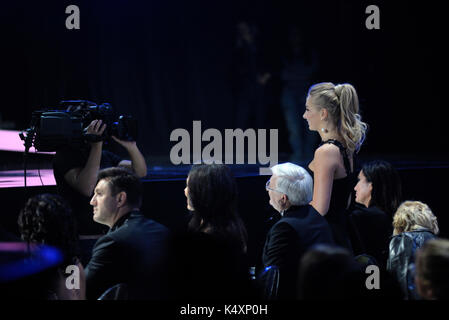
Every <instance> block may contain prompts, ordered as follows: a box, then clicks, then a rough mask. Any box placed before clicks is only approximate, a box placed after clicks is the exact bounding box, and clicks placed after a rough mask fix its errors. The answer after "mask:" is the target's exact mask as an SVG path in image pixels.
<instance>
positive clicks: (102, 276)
mask: <svg viewBox="0 0 449 320" xmlns="http://www.w3.org/2000/svg"><path fill="white" fill-rule="evenodd" d="M141 202H142V185H141V182H140V180H139V178H138V177H137V176H136V175H134V174H132V173H131V172H130V171H128V170H127V169H124V168H118V167H115V168H109V169H105V170H102V171H100V173H99V175H98V182H97V185H96V187H95V190H94V196H93V197H92V200H91V201H90V204H91V205H92V206H93V219H94V220H95V221H96V222H98V223H101V224H104V225H107V226H108V227H109V228H110V229H109V231H108V233H107V234H106V235H104V236H103V237H101V238H100V239H98V241H97V243H96V244H95V246H94V248H93V253H92V258H91V260H90V261H89V263H88V265H87V267H86V295H87V298H88V299H97V298H98V297H99V296H100V295H101V294H102V293H103V292H105V291H106V290H107V289H108V288H110V287H112V286H114V285H116V284H119V283H124V284H125V285H126V288H127V292H128V294H127V297H128V298H129V299H161V298H165V297H166V296H165V295H166V293H167V292H166V291H165V290H164V288H166V287H167V283H166V282H165V277H164V270H165V269H166V265H165V263H166V253H167V245H168V238H169V232H168V229H167V228H165V227H164V226H162V225H161V224H159V223H157V222H155V221H153V220H151V219H148V218H146V217H144V216H143V214H142V213H141V212H140V211H139V208H140V205H141Z"/></svg>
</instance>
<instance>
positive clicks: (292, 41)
mask: <svg viewBox="0 0 449 320" xmlns="http://www.w3.org/2000/svg"><path fill="white" fill-rule="evenodd" d="M316 70H317V61H316V56H315V54H314V52H312V50H310V48H309V46H308V45H307V46H306V44H305V43H304V38H303V34H302V32H301V30H300V29H299V27H297V26H292V27H290V29H289V32H288V40H287V47H286V50H285V53H284V55H283V57H282V71H281V80H282V93H281V106H282V111H283V113H284V118H285V123H286V124H287V129H288V138H289V143H290V148H291V150H292V155H291V157H290V161H291V162H294V163H298V162H300V161H302V160H305V159H310V158H311V157H312V155H313V150H314V149H315V147H316V145H317V144H318V136H317V135H312V134H309V133H308V132H307V131H308V130H307V127H306V125H305V123H304V122H302V121H301V119H299V116H300V115H301V114H303V113H304V105H305V103H306V97H307V94H306V92H307V89H308V88H309V87H310V85H311V80H312V77H313V74H314V73H315V72H316Z"/></svg>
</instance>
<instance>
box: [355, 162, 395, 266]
mask: <svg viewBox="0 0 449 320" xmlns="http://www.w3.org/2000/svg"><path fill="white" fill-rule="evenodd" d="M358 180H359V181H358V182H357V185H356V186H355V188H354V190H355V191H356V198H355V202H356V205H355V207H354V209H353V210H352V211H351V213H350V215H349V221H350V223H351V225H350V228H349V230H351V242H352V245H353V249H354V255H360V254H368V255H370V256H372V257H374V258H375V259H376V262H377V264H378V265H379V267H381V268H383V269H385V267H386V263H387V259H388V244H389V242H390V236H391V234H392V232H393V229H392V226H391V224H392V221H393V214H394V213H395V212H396V209H397V208H398V206H399V204H400V201H401V196H402V195H401V193H402V192H401V190H402V187H401V181H400V178H399V174H398V172H397V171H396V170H395V169H394V168H393V166H392V165H391V164H390V163H388V162H385V161H372V162H369V163H366V164H365V165H364V166H363V167H362V170H361V171H360V173H359V176H358Z"/></svg>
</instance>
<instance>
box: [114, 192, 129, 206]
mask: <svg viewBox="0 0 449 320" xmlns="http://www.w3.org/2000/svg"><path fill="white" fill-rule="evenodd" d="M116 199H117V205H118V206H119V207H123V206H124V205H125V203H126V201H127V200H128V195H127V194H126V192H125V191H122V192H119V193H118V194H117V196H116Z"/></svg>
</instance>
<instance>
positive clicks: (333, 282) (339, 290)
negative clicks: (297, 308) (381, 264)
mask: <svg viewBox="0 0 449 320" xmlns="http://www.w3.org/2000/svg"><path fill="white" fill-rule="evenodd" d="M364 277H365V276H364V274H363V273H362V270H361V269H360V267H359V266H358V264H357V263H356V262H355V261H354V259H353V257H352V254H351V253H350V252H349V251H348V250H347V249H345V248H342V247H338V246H331V245H316V246H314V247H312V248H310V249H309V250H308V251H307V252H306V253H305V254H304V255H303V257H302V259H301V262H300V266H299V275H298V281H299V285H298V291H297V297H298V299H300V300H343V299H356V298H360V297H361V296H362V295H361V293H362V292H363V287H364V285H365V283H364V280H365V279H364Z"/></svg>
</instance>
